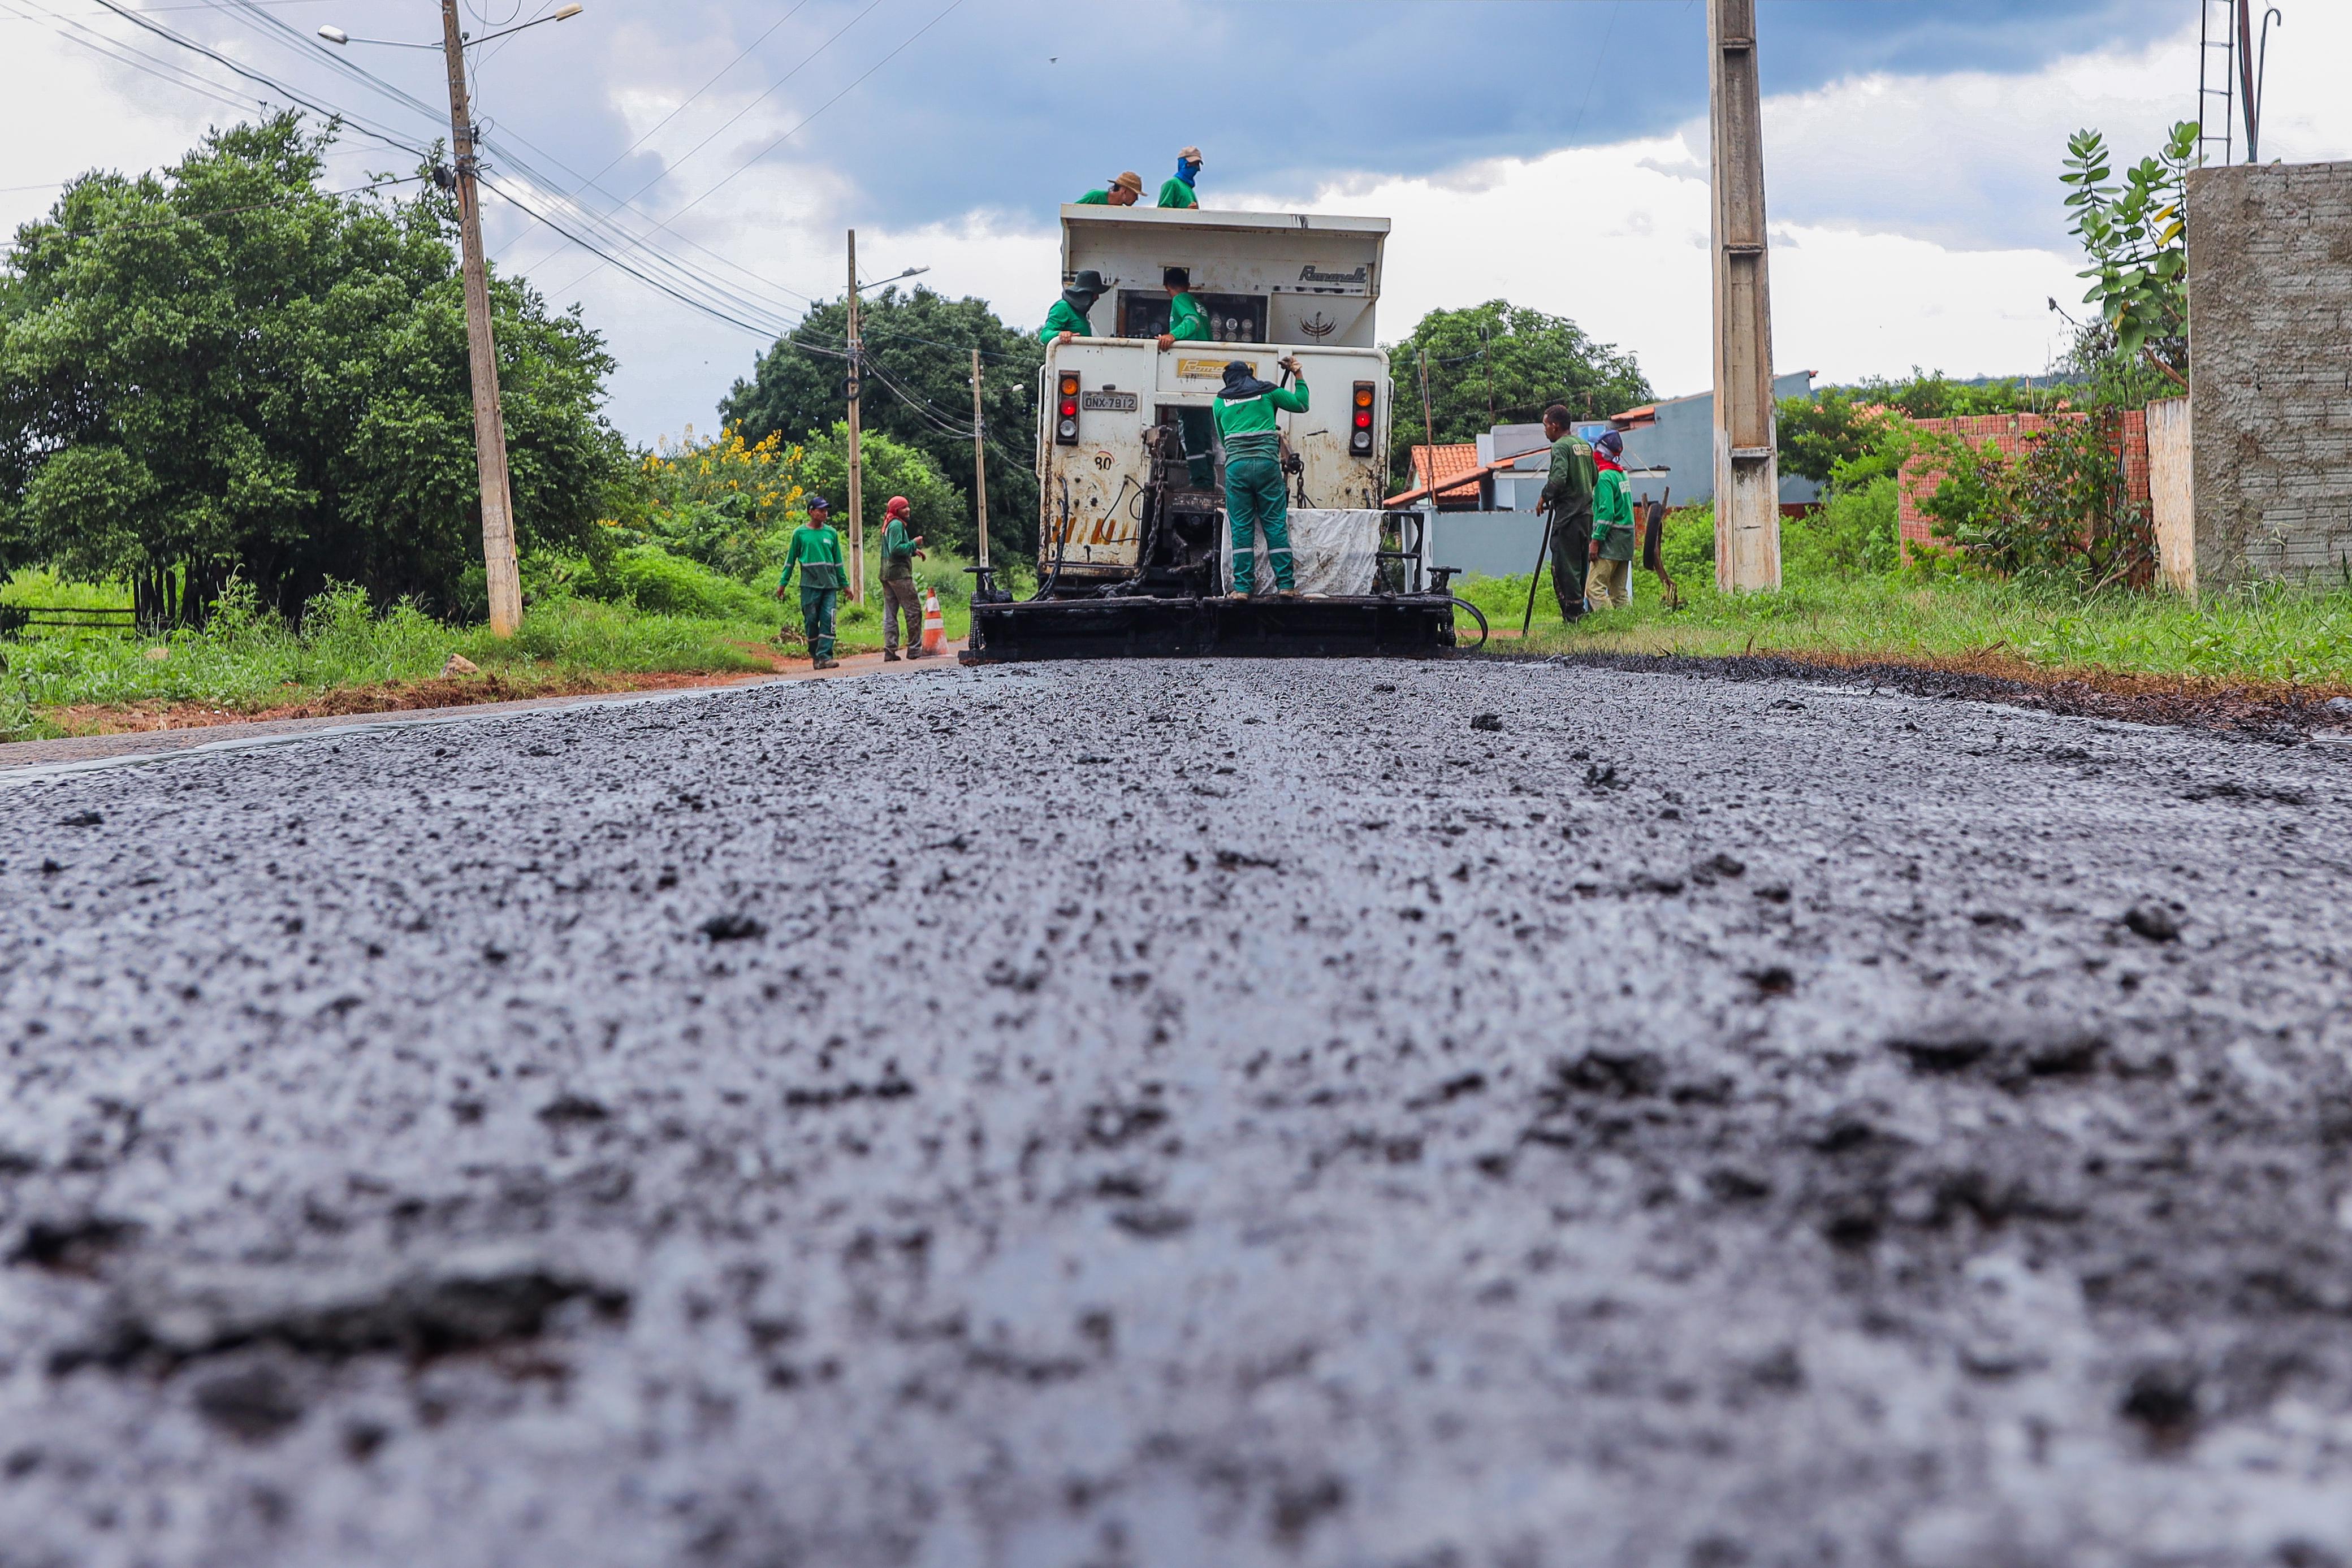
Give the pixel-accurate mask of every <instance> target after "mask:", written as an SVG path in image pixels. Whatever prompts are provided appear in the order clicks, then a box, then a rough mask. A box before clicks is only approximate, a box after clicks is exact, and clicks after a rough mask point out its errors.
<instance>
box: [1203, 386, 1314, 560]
mask: <svg viewBox="0 0 2352 1568" xmlns="http://www.w3.org/2000/svg"><path fill="white" fill-rule="evenodd" d="M1282 368H1283V369H1284V370H1286V371H1289V372H1290V377H1291V378H1295V382H1296V384H1295V385H1292V386H1286V387H1278V386H1276V385H1275V384H1274V383H1273V382H1262V381H1260V380H1258V379H1257V371H1256V368H1255V366H1253V365H1252V364H1251V363H1250V362H1249V361H1247V360H1234V361H1232V362H1231V363H1229V364H1227V365H1226V366H1225V384H1224V386H1223V388H1222V389H1221V390H1220V391H1219V392H1218V393H1217V401H1216V402H1215V403H1214V404H1213V407H1214V408H1215V410H1216V414H1217V434H1218V435H1220V436H1221V437H1223V440H1224V444H1225V516H1226V517H1227V518H1228V519H1230V521H1231V524H1232V528H1233V538H1234V586H1233V593H1232V597H1234V598H1235V599H1247V598H1248V597H1249V596H1250V595H1251V594H1252V593H1254V592H1255V591H1256V590H1257V531H1258V529H1259V528H1264V529H1265V559H1267V560H1268V561H1269V562H1271V563H1272V564H1273V566H1274V588H1275V591H1276V592H1277V593H1279V594H1281V595H1282V596H1283V597H1284V598H1286V599H1290V598H1295V597H1296V596H1297V592H1298V590H1297V587H1296V586H1294V580H1293V578H1292V576H1291V570H1290V497H1289V494H1288V492H1287V491H1286V489H1285V488H1284V486H1283V483H1282V435H1281V432H1280V430H1279V428H1278V427H1277V425H1276V421H1275V414H1276V413H1277V412H1286V413H1306V412H1307V377H1306V376H1305V375H1304V374H1303V373H1301V371H1299V368H1298V361H1297V360H1295V359H1287V358H1286V359H1285V360H1283V361H1282Z"/></svg>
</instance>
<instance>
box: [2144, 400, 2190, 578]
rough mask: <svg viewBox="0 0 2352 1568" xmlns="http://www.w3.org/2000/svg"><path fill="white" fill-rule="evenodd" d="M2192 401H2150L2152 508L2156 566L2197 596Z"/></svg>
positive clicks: (2150, 499) (2149, 460)
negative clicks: (2190, 423)
mask: <svg viewBox="0 0 2352 1568" xmlns="http://www.w3.org/2000/svg"><path fill="white" fill-rule="evenodd" d="M2195 451H2196V447H2195V444H2194V443H2193V442H2191V441H2190V439H2189V400H2188V399H2187V398H2185V397H2168V398H2164V399H2161V400H2159V401H2158V402H2152V403H2149V404H2148V405H2147V488H2148V510H2149V514H2150V517H2151V519H2152V520H2153V522H2154V524H2155V528H2156V562H2157V570H2158V571H2159V572H2161V573H2162V574H2163V577H2164V581H2165V586H2166V587H2168V588H2170V589H2171V590H2172V591H2174V592H2176V593H2181V594H2186V595H2187V596H2188V597H2189V598H2191V599H2194V598H2196V597H2197V479H2196V468H2195V458H2194V454H2195Z"/></svg>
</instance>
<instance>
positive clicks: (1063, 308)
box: [1037, 267, 1110, 347]
mask: <svg viewBox="0 0 2352 1568" xmlns="http://www.w3.org/2000/svg"><path fill="white" fill-rule="evenodd" d="M1109 291H1110V286H1109V285H1108V284H1107V283H1105V282H1104V281H1103V275H1102V274H1101V273H1099V272H1097V271H1096V270H1095V269H1094V268H1092V267H1088V268H1087V269H1086V270H1085V271H1084V272H1081V273H1079V274H1078V275H1077V277H1074V278H1072V279H1071V280H1070V286H1069V287H1067V288H1065V289H1063V290H1062V297H1061V298H1059V299H1056V300H1055V301H1054V308H1052V309H1051V310H1048V311H1046V312H1045V325H1044V326H1043V327H1041V328H1039V329H1037V340H1038V341H1039V342H1041V343H1044V344H1046V345H1048V346H1049V347H1050V346H1053V345H1056V344H1061V343H1066V342H1068V341H1069V340H1071V339H1073V338H1091V337H1093V336H1094V335H1095V333H1094V328H1093V327H1092V326H1091V325H1089V324H1088V323H1087V315H1088V313H1089V312H1091V311H1092V310H1093V309H1094V308H1095V301H1096V300H1097V299H1100V298H1102V297H1103V296H1104V295H1105V294H1107V293H1108V292H1109Z"/></svg>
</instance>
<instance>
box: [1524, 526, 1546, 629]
mask: <svg viewBox="0 0 2352 1568" xmlns="http://www.w3.org/2000/svg"><path fill="white" fill-rule="evenodd" d="M1537 515H1538V517H1542V518H1544V519H1545V520H1544V526H1543V531H1542V532H1540V533H1538V535H1537V536H1536V571H1535V575H1534V576H1533V577H1530V578H1528V612H1527V613H1526V614H1525V615H1522V616H1520V617H1519V641H1520V642H1522V643H1524V642H1526V641H1527V640H1528V628H1529V627H1531V626H1533V625H1534V624H1535V623H1536V586H1537V585H1538V583H1540V582H1542V581H1543V563H1544V552H1545V551H1547V550H1549V549H1551V521H1550V518H1551V514H1550V513H1549V512H1541V513H1538V514H1537Z"/></svg>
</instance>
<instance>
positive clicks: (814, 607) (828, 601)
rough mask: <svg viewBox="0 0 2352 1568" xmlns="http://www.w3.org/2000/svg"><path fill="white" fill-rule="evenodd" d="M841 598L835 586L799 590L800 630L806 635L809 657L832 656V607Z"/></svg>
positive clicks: (826, 657)
mask: <svg viewBox="0 0 2352 1568" xmlns="http://www.w3.org/2000/svg"><path fill="white" fill-rule="evenodd" d="M840 598H841V590H839V589H837V588H808V587H803V588H802V590H801V631H802V632H803V633H804V634H806V636H807V637H808V648H809V657H810V658H812V659H830V658H832V657H833V607H834V605H835V602H837V601H839V600H840Z"/></svg>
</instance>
